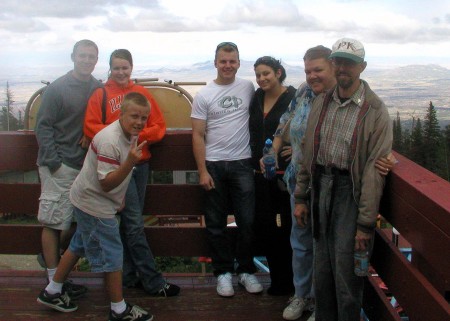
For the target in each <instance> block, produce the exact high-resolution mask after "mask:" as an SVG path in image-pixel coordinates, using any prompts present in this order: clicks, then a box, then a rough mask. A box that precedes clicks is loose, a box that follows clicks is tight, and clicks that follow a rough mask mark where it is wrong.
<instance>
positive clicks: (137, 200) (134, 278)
mask: <svg viewBox="0 0 450 321" xmlns="http://www.w3.org/2000/svg"><path fill="white" fill-rule="evenodd" d="M148 173H149V165H148V163H143V164H139V165H136V166H135V168H134V169H133V174H132V176H131V180H130V184H129V185H128V189H127V193H126V196H125V207H124V209H123V210H122V211H121V212H120V236H121V238H122V243H123V250H124V251H123V283H124V285H126V286H133V285H136V283H137V282H138V280H140V281H141V283H142V285H143V287H144V289H145V291H147V292H148V293H151V294H153V293H156V292H158V290H159V289H161V287H162V286H163V285H164V283H165V280H164V279H163V277H162V274H161V273H160V272H158V271H157V270H156V266H155V259H154V257H153V253H152V251H151V250H150V247H149V245H148V242H147V238H146V236H145V233H144V218H143V217H142V211H143V209H144V198H145V189H146V186H147V180H148Z"/></svg>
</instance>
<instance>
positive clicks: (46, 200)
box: [38, 164, 80, 230]
mask: <svg viewBox="0 0 450 321" xmlns="http://www.w3.org/2000/svg"><path fill="white" fill-rule="evenodd" d="M79 172H80V171H79V170H77V169H74V168H71V167H69V166H67V165H64V164H62V165H61V167H60V168H58V170H57V171H56V172H54V173H51V172H50V170H49V169H48V167H47V166H39V177H40V179H41V196H40V197H39V211H38V220H39V222H40V223H41V224H43V225H44V226H47V227H49V228H52V229H55V230H67V229H69V228H70V225H71V224H72V218H73V205H72V203H71V202H70V199H69V192H70V187H71V186H72V183H73V181H74V180H75V178H76V177H77V175H78V173H79Z"/></svg>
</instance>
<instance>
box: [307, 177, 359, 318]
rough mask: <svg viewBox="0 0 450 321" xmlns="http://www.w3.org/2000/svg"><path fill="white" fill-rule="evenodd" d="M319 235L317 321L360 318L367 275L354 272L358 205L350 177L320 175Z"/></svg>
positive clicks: (315, 261) (316, 262)
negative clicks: (363, 275) (360, 275)
mask: <svg viewBox="0 0 450 321" xmlns="http://www.w3.org/2000/svg"><path fill="white" fill-rule="evenodd" d="M318 179H319V222H320V225H319V238H318V239H317V240H315V242H314V286H315V294H316V320H317V321H359V320H360V311H361V303H362V294H363V281H364V278H362V277H358V276H356V275H355V273H354V258H353V256H354V246H355V235H356V219H357V217H358V206H357V204H356V202H355V200H354V199H353V194H352V181H351V178H350V176H343V175H342V176H340V175H334V176H333V175H325V174H322V175H320V176H319V178H318Z"/></svg>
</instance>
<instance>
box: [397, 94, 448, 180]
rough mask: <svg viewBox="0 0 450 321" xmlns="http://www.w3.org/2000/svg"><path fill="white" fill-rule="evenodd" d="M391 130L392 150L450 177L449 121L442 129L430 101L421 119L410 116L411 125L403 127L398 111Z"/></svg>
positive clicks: (438, 173) (442, 175)
mask: <svg viewBox="0 0 450 321" xmlns="http://www.w3.org/2000/svg"><path fill="white" fill-rule="evenodd" d="M393 131H394V132H393V134H394V141H393V146H392V147H393V149H394V150H395V151H397V152H399V153H400V154H402V155H404V156H405V157H407V158H409V159H410V160H412V161H414V162H415V163H417V164H419V165H420V166H422V167H425V168H426V169H428V170H429V171H431V172H433V173H435V174H436V175H438V176H440V177H442V178H443V179H445V180H447V181H450V168H449V165H450V125H447V126H446V127H445V128H444V130H441V128H440V126H439V120H438V119H437V115H436V108H435V107H434V105H433V102H431V101H430V104H429V106H428V108H427V111H426V114H425V117H424V119H423V120H421V119H420V118H417V119H415V118H414V117H412V126H411V129H408V128H403V127H402V122H401V121H400V116H399V113H398V112H397V117H396V119H394V120H393Z"/></svg>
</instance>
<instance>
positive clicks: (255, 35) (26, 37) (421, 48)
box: [0, 0, 450, 75]
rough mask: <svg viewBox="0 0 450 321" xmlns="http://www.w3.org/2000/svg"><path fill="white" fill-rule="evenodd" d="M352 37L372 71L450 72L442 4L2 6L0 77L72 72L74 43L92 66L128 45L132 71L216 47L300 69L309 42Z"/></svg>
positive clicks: (136, 0) (376, 0) (286, 1)
mask: <svg viewBox="0 0 450 321" xmlns="http://www.w3.org/2000/svg"><path fill="white" fill-rule="evenodd" d="M342 37H352V38H356V39H358V40H360V41H361V42H362V43H363V44H364V46H365V49H366V60H367V61H368V64H369V66H370V64H372V65H380V66H383V65H386V66H389V65H407V64H439V65H441V66H444V67H446V68H450V1H448V0H433V1H429V0H424V1H418V0H340V1H339V0H335V1H329V0H307V1H304V0H273V1H272V0H266V1H263V0H220V1H213V0H160V1H157V0H95V1H93V0H77V1H72V0H63V1H62V0H45V1H44V0H20V1H19V0H2V1H1V2H0V39H1V41H2V46H1V50H0V70H1V71H0V73H3V74H4V75H7V74H13V73H16V74H17V73H20V72H24V73H25V72H31V71H33V70H39V69H45V68H47V69H48V70H52V68H64V67H67V69H70V68H71V67H72V66H73V65H72V63H71V61H70V53H71V51H72V47H73V44H74V43H75V42H76V41H78V40H80V39H84V38H88V39H91V40H93V41H95V42H96V43H97V44H98V46H99V49H100V54H99V62H98V65H97V68H99V69H100V70H103V69H105V70H107V62H108V59H109V55H110V53H111V52H112V51H113V50H114V49H118V48H126V49H129V50H130V51H131V53H132V54H133V58H134V65H135V69H136V68H137V67H140V68H145V67H148V66H160V67H164V66H178V65H180V66H187V65H190V64H193V63H197V62H204V61H210V60H212V59H213V56H214V50H215V47H216V46H217V44H218V43H220V42H222V41H232V42H235V43H236V44H237V45H238V47H239V50H240V55H241V59H243V60H250V61H254V60H256V59H257V58H258V57H260V56H263V55H272V56H274V57H276V58H278V59H281V60H282V61H285V62H287V63H292V64H300V65H301V64H302V57H303V54H304V52H305V51H306V50H307V49H308V48H310V47H313V46H315V45H318V44H323V45H325V46H328V47H331V46H332V44H333V43H334V42H335V41H336V40H337V39H339V38H342Z"/></svg>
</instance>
